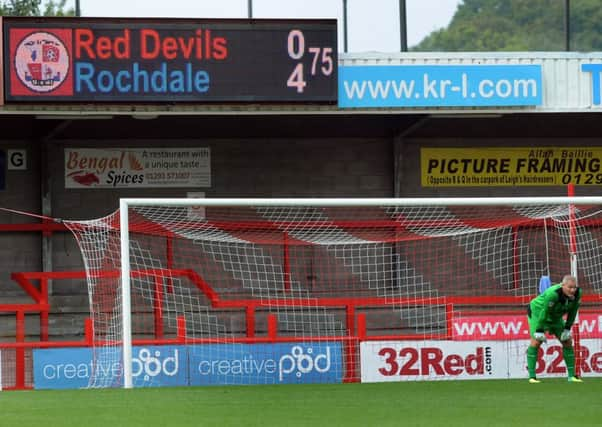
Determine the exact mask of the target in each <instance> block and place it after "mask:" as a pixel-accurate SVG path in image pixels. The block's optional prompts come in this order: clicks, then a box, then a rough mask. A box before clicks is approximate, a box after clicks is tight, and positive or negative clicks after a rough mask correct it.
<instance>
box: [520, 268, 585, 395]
mask: <svg viewBox="0 0 602 427" xmlns="http://www.w3.org/2000/svg"><path fill="white" fill-rule="evenodd" d="M581 294H582V292H581V289H580V288H578V287H577V279H576V278H575V277H574V276H569V275H567V276H564V278H563V279H562V283H560V284H558V285H553V286H550V287H549V288H548V289H546V290H545V291H544V292H542V293H541V294H539V295H538V296H537V297H536V298H534V299H532V300H531V302H530V303H529V307H528V309H527V316H528V318H529V331H530V334H531V342H530V345H529V348H527V370H528V371H529V382H530V383H532V384H536V383H539V382H540V381H539V380H538V379H537V377H536V375H535V365H536V364H537V352H538V350H539V347H540V346H541V344H542V343H543V342H545V341H546V335H545V332H546V331H548V332H549V333H550V334H552V335H555V336H556V338H558V339H559V340H560V342H561V343H562V356H563V358H564V363H565V364H566V369H567V371H568V377H569V378H568V379H569V382H583V381H582V380H581V378H579V377H577V376H575V350H574V349H573V341H572V339H571V338H572V336H571V327H572V326H573V322H574V321H575V318H576V317H577V310H579V304H580V302H581ZM565 314H566V315H567V316H566V320H563V316H564V315H565Z"/></svg>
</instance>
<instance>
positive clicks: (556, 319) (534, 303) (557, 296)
mask: <svg viewBox="0 0 602 427" xmlns="http://www.w3.org/2000/svg"><path fill="white" fill-rule="evenodd" d="M580 303H581V288H577V291H576V292H575V297H574V298H573V299H570V298H569V297H567V296H566V295H565V294H564V292H562V285H553V286H550V287H549V288H548V289H546V290H545V291H544V292H542V293H541V294H539V295H538V296H537V297H536V298H534V299H532V300H531V303H530V305H529V306H530V309H531V314H530V318H531V322H534V326H535V330H537V331H543V330H544V329H547V326H550V325H558V324H559V323H562V317H563V316H564V315H565V314H566V315H567V317H566V321H565V322H564V328H565V329H571V326H573V322H575V317H577V310H579V305H580ZM531 322H530V323H531Z"/></svg>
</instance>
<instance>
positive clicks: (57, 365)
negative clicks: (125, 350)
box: [33, 346, 188, 389]
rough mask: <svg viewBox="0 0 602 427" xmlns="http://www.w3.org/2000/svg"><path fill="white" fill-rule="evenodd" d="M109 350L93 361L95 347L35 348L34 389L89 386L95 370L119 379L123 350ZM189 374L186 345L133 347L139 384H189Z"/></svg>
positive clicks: (134, 366)
mask: <svg viewBox="0 0 602 427" xmlns="http://www.w3.org/2000/svg"><path fill="white" fill-rule="evenodd" d="M109 351H110V352H111V353H112V354H106V355H105V356H106V357H100V358H98V357H97V358H96V361H94V363H93V358H92V349H91V348H60V349H34V350H33V380H34V381H33V382H34V388H36V389H73V388H83V387H87V386H88V382H89V379H90V375H91V373H92V372H93V369H94V370H95V371H96V375H97V378H98V377H102V376H106V377H110V378H117V377H119V376H120V374H121V362H120V351H119V350H114V349H112V350H109ZM109 356H110V357H109ZM187 374H188V369H187V350H186V347H184V346H144V347H134V348H133V354H132V376H133V383H134V386H135V387H148V386H153V387H160V386H177V385H187V383H188V381H187ZM100 382H102V380H101V381H100ZM115 385H118V384H115Z"/></svg>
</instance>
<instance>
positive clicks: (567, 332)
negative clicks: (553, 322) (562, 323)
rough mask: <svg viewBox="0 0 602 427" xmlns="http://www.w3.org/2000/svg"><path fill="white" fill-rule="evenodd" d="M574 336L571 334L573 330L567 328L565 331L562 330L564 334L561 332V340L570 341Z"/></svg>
mask: <svg viewBox="0 0 602 427" xmlns="http://www.w3.org/2000/svg"><path fill="white" fill-rule="evenodd" d="M572 337H573V335H572V334H571V330H570V329H565V330H564V331H562V334H560V341H568V340H570V339H571V338H572Z"/></svg>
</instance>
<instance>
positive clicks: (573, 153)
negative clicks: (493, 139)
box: [420, 147, 602, 187]
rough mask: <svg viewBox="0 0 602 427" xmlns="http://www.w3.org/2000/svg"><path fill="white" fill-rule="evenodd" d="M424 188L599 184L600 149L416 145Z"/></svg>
mask: <svg viewBox="0 0 602 427" xmlns="http://www.w3.org/2000/svg"><path fill="white" fill-rule="evenodd" d="M420 167H421V182H422V186H423V187H467V186H471V187H475V186H476V187H480V186H529V185H567V184H575V185H602V147H537V148H527V147H509V148H421V149H420Z"/></svg>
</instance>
